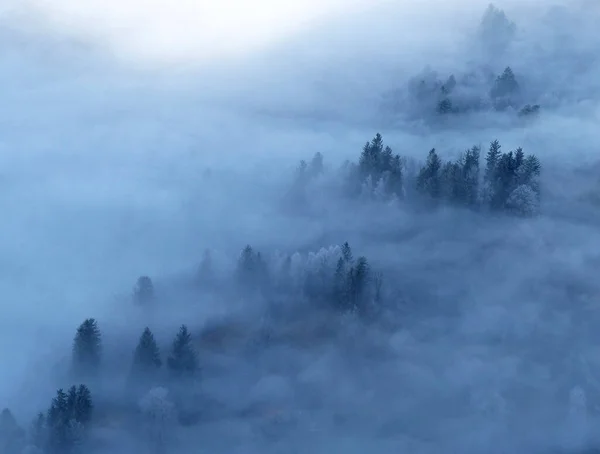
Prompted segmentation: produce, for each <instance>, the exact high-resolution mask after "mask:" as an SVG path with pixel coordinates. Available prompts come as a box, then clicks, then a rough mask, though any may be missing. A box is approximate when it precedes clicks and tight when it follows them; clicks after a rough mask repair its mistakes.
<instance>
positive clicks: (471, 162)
mask: <svg viewBox="0 0 600 454" xmlns="http://www.w3.org/2000/svg"><path fill="white" fill-rule="evenodd" d="M480 152H481V149H480V148H479V147H478V146H473V147H472V148H471V149H470V150H467V151H466V152H465V155H464V158H463V167H462V173H463V180H464V186H465V188H464V194H465V203H466V205H467V206H470V207H474V206H476V205H477V203H478V198H479V155H480Z"/></svg>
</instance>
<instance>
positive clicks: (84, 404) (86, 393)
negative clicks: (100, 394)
mask: <svg viewBox="0 0 600 454" xmlns="http://www.w3.org/2000/svg"><path fill="white" fill-rule="evenodd" d="M93 410H94V405H93V403H92V393H91V392H90V390H89V388H88V387H87V386H85V385H79V387H78V388H77V398H76V400H75V407H74V409H73V414H74V419H75V420H76V421H77V422H79V423H81V424H82V425H83V426H84V427H85V426H86V425H87V424H89V423H90V421H91V420H92V412H93Z"/></svg>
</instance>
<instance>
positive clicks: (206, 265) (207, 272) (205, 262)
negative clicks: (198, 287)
mask: <svg viewBox="0 0 600 454" xmlns="http://www.w3.org/2000/svg"><path fill="white" fill-rule="evenodd" d="M213 280H214V270H213V261H212V255H211V253H210V249H205V250H204V254H203V255H202V261H201V262H200V266H199V267H198V282H199V283H200V284H202V285H207V284H210V283H212V282H213Z"/></svg>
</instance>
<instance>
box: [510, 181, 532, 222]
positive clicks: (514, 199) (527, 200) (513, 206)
mask: <svg viewBox="0 0 600 454" xmlns="http://www.w3.org/2000/svg"><path fill="white" fill-rule="evenodd" d="M506 207H507V208H508V210H509V211H511V212H512V213H514V214H516V215H518V216H533V215H535V214H537V213H538V211H539V199H538V196H537V194H536V193H535V192H534V191H533V189H531V187H530V186H528V185H526V184H521V185H519V186H517V187H516V188H515V189H514V190H513V191H512V192H511V193H510V195H509V196H508V200H507V201H506Z"/></svg>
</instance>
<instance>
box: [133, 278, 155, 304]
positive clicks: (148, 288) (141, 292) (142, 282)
mask: <svg viewBox="0 0 600 454" xmlns="http://www.w3.org/2000/svg"><path fill="white" fill-rule="evenodd" d="M133 300H134V302H136V303H137V304H141V305H146V304H149V303H151V302H153V301H154V284H152V279H150V278H149V277H148V276H140V277H139V278H138V280H137V282H136V283H135V287H134V289H133Z"/></svg>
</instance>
